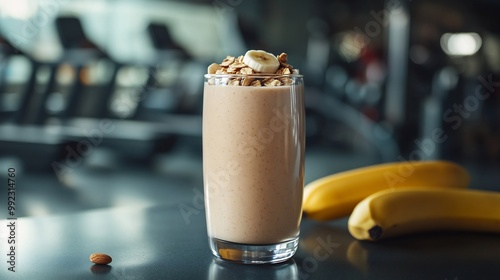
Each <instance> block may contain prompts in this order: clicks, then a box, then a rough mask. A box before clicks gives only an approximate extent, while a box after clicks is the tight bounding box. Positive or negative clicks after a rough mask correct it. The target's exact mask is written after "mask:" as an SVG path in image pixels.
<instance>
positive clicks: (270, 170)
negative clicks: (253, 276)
mask: <svg viewBox="0 0 500 280" xmlns="http://www.w3.org/2000/svg"><path fill="white" fill-rule="evenodd" d="M253 52H256V51H249V52H247V54H246V55H245V56H244V57H243V56H241V57H238V58H233V57H228V58H226V59H225V60H224V61H223V62H222V63H221V64H218V65H214V64H212V65H211V66H210V67H209V72H215V73H212V74H209V75H207V76H206V82H205V86H204V105H203V173H204V189H205V205H206V215H207V229H208V235H209V239H210V242H211V244H210V245H211V248H212V251H213V252H214V254H215V255H216V256H217V257H221V258H225V259H231V260H235V261H240V262H251V263H269V262H280V261H284V260H286V259H288V258H289V257H291V256H292V255H293V254H294V253H295V250H296V245H297V240H298V235H299V225H300V220H301V214H302V192H303V186H304V149H305V136H304V103H303V102H304V101H303V99H304V88H303V81H302V76H300V75H298V74H294V71H293V69H292V67H291V66H290V65H289V64H287V63H286V55H284V54H282V55H280V56H278V57H275V56H274V55H271V54H268V53H265V52H262V51H257V52H258V53H257V54H254V53H253ZM249 53H250V55H252V54H254V56H253V57H252V58H253V60H252V61H249V60H248V59H246V60H245V59H244V58H245V57H246V56H247V55H249ZM265 54H267V55H269V56H272V57H268V56H265ZM255 56H257V57H259V56H265V57H264V59H266V60H265V61H264V62H262V61H261V62H259V60H258V58H257V59H256V58H255ZM273 59H274V60H273ZM255 60H257V62H256V61H255ZM276 62H277V66H276V68H273V67H274V66H273V67H269V68H270V69H266V67H267V66H268V65H269V64H273V63H274V64H276ZM258 63H260V64H258ZM262 65H263V67H260V66H262ZM250 66H251V67H250ZM262 68H264V69H262ZM256 69H257V70H256ZM257 71H260V72H257ZM262 71H266V73H263V72H262ZM224 72H226V73H224ZM230 72H234V73H230ZM269 72H271V73H272V74H268V73H269ZM295 72H296V71H295ZM273 246H274V247H273ZM276 246H278V247H279V246H281V247H280V248H284V251H283V252H281V253H279V252H278V253H277V254H278V255H279V256H276V255H275V253H273V252H272V251H269V250H274V251H279V250H277V249H276V248H277V247H276ZM227 252H230V254H228V253H227ZM256 252H258V253H256ZM225 253H226V254H225Z"/></svg>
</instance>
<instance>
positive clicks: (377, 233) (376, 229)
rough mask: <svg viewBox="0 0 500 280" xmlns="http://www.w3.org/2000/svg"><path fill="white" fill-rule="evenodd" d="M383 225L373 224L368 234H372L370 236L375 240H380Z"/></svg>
mask: <svg viewBox="0 0 500 280" xmlns="http://www.w3.org/2000/svg"><path fill="white" fill-rule="evenodd" d="M382 232H383V231H382V227H380V226H377V225H375V226H373V227H372V228H371V229H369V230H368V234H369V235H370V238H371V239H373V240H378V239H380V238H381V237H382Z"/></svg>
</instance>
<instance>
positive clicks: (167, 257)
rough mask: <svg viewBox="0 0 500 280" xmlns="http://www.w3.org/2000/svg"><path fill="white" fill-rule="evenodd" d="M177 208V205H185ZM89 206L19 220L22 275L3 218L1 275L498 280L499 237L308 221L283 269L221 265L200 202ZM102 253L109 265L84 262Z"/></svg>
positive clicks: (56, 277) (96, 277)
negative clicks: (357, 232) (356, 231)
mask: <svg viewBox="0 0 500 280" xmlns="http://www.w3.org/2000/svg"><path fill="white" fill-rule="evenodd" d="M179 205H180V204H179ZM179 205H174V204H172V205H163V206H153V207H145V208H115V209H103V210H91V211H84V212H81V213H74V214H68V215H60V216H48V217H31V218H19V219H18V220H17V221H16V222H17V235H16V244H17V248H18V251H17V252H16V272H15V273H13V272H10V271H8V270H7V268H8V264H7V263H6V258H7V256H6V250H5V249H6V246H7V242H6V239H5V236H6V234H7V232H6V230H5V229H6V226H5V224H7V220H2V221H1V223H2V224H3V225H2V227H1V229H2V230H1V235H2V240H1V242H0V244H1V248H2V250H1V252H2V255H3V257H2V259H3V261H2V262H1V263H2V265H1V266H0V279H94V278H95V279H439V280H445V279H448V280H455V279H456V280H465V279H475V280H477V279H500V254H499V253H498V248H499V246H500V236H498V235H490V234H469V233H434V234H421V235H416V236H411V237H404V238H398V239H393V240H386V241H384V242H380V243H369V242H359V241H356V240H354V239H353V238H352V237H350V235H349V233H348V232H347V229H346V220H345V219H343V220H338V221H335V222H329V223H318V222H314V221H310V220H307V219H305V220H304V221H303V223H302V227H301V228H302V232H301V241H300V245H299V250H298V252H297V254H296V255H295V256H294V257H293V259H292V260H290V261H288V262H285V263H282V264H278V265H264V266H262V265H241V264H233V263H227V262H224V261H216V260H215V259H214V258H213V257H212V255H211V253H210V250H209V248H208V241H207V237H206V230H205V216H204V215H205V213H204V211H203V209H199V210H198V209H197V208H196V206H195V205H194V204H192V205H189V206H191V207H193V209H194V210H196V211H193V214H192V215H190V216H188V217H187V216H186V217H183V215H182V214H181V212H180V210H179ZM94 252H104V253H107V254H109V255H111V256H112V257H113V262H112V263H111V264H110V266H93V265H92V264H91V263H90V262H89V260H88V257H89V255H90V254H92V253H94Z"/></svg>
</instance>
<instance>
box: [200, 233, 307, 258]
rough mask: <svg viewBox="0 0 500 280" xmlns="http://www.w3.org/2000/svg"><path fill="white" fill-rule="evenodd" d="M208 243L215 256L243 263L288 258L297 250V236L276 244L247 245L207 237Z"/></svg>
mask: <svg viewBox="0 0 500 280" xmlns="http://www.w3.org/2000/svg"><path fill="white" fill-rule="evenodd" d="M209 243H210V249H211V250H212V253H213V254H214V255H215V256H216V257H217V258H220V259H223V260H228V261H233V262H238V263H245V264H271V263H280V262H284V261H286V260H288V259H290V258H291V257H292V256H293V255H294V254H295V252H296V251H297V247H298V245H299V238H298V237H296V238H294V239H290V240H287V241H285V242H281V243H277V244H263V245H248V244H240V243H233V242H228V241H224V240H220V239H217V238H213V237H209Z"/></svg>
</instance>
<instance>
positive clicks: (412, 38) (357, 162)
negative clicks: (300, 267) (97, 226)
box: [0, 0, 500, 216]
mask: <svg viewBox="0 0 500 280" xmlns="http://www.w3.org/2000/svg"><path fill="white" fill-rule="evenodd" d="M499 8H500V2H497V1H493V0H480V1H474V2H471V1H448V0H439V1H431V0H419V1H411V0H388V1H379V0H377V1H365V0H359V1H344V0H336V1H326V0H315V1H298V0H294V1H284V0H279V1H278V0H276V1H264V0H254V1H250V0H215V1H212V0H210V1H208V0H193V1H168V0H149V1H142V0H141V1H140V0H74V1H69V0H46V1H35V0H16V1H9V0H0V177H1V178H4V177H6V176H7V169H8V168H11V167H14V168H16V170H17V186H18V190H17V193H18V201H19V203H18V205H19V206H18V210H17V214H18V216H43V215H53V214H65V213H71V212H76V211H82V210H89V209H97V208H106V207H130V206H134V207H145V206H149V205H155V204H172V205H181V204H182V203H186V204H193V202H192V201H193V200H194V199H196V195H197V193H199V191H201V190H202V187H203V186H202V164H201V108H202V97H203V92H202V90H203V74H204V73H205V72H206V67H207V66H208V65H209V64H210V63H212V62H220V61H222V59H223V58H224V57H225V56H226V55H233V56H238V55H242V54H244V53H245V51H246V50H248V49H264V50H267V51H270V52H273V53H275V54H279V53H281V52H286V53H288V55H289V62H290V64H292V65H293V66H294V67H295V68H299V69H300V71H301V73H302V74H304V76H305V83H306V111H307V151H306V183H307V182H310V181H312V180H314V179H316V178H319V177H321V176H325V175H328V174H331V173H334V172H339V171H343V170H348V169H351V168H355V167H361V166H366V165H370V164H375V163H381V162H391V161H406V160H425V159H449V160H453V161H455V162H458V163H461V164H463V165H464V166H466V167H467V168H468V169H469V170H470V171H471V173H472V177H473V178H472V186H473V187H474V188H480V189H494V190H495V189H496V190H500V176H498V171H499V170H500V169H499V168H500V25H498V20H497V15H496V11H498V9H499ZM4 195H6V192H1V193H0V197H1V196H4ZM5 210H6V209H0V211H5ZM5 215H6V213H5Z"/></svg>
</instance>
